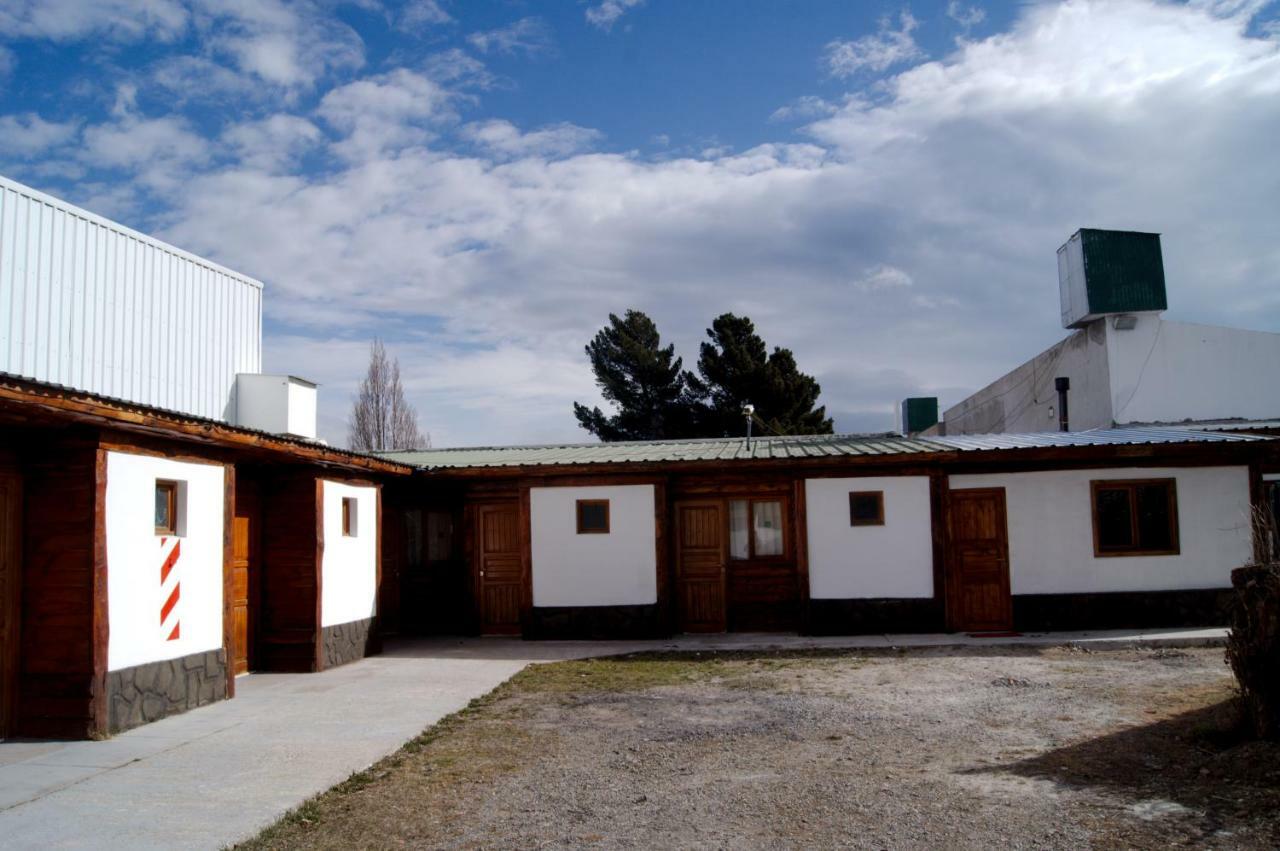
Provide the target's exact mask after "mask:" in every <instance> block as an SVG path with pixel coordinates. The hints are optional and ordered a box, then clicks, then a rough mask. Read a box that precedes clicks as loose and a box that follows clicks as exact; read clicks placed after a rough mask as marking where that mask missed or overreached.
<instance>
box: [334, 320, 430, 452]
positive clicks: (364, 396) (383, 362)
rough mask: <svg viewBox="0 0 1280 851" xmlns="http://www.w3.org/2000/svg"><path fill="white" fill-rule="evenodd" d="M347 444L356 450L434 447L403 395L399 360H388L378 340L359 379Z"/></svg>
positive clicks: (416, 413)
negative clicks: (366, 367) (420, 429)
mask: <svg viewBox="0 0 1280 851" xmlns="http://www.w3.org/2000/svg"><path fill="white" fill-rule="evenodd" d="M347 446H348V447H349V448H350V449H353V450H355V451H357V452H376V451H378V450H388V449H401V450H403V449H426V448H427V447H429V446H431V438H430V437H428V436H426V435H424V434H423V433H422V432H421V431H419V430H418V412H417V411H415V410H414V409H413V406H412V405H410V404H409V402H408V401H407V400H406V399H405V398H404V387H403V386H402V385H401V384H400V361H399V359H396V360H388V358H387V350H386V347H384V346H383V345H382V341H381V340H378V339H375V340H374V341H373V346H372V348H371V350H370V352H369V371H368V372H367V373H366V374H365V377H364V381H362V382H360V393H359V395H358V396H357V397H356V398H355V399H354V400H353V402H352V407H351V418H350V419H349V420H348V422H347Z"/></svg>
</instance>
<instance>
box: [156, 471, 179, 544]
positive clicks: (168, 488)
mask: <svg viewBox="0 0 1280 851" xmlns="http://www.w3.org/2000/svg"><path fill="white" fill-rule="evenodd" d="M155 520H156V524H155V525H156V534H157V535H176V534H178V483H177V482H172V481H167V480H165V479H157V480H156V517H155Z"/></svg>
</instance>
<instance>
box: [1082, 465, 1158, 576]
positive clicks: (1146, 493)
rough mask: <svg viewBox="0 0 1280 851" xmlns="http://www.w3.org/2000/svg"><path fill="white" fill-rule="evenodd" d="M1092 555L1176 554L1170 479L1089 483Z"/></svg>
mask: <svg viewBox="0 0 1280 851" xmlns="http://www.w3.org/2000/svg"><path fill="white" fill-rule="evenodd" d="M1090 487H1091V489H1092V493H1093V554H1094V555H1095V556H1099V557H1102V556H1167V555H1177V554H1178V553H1179V552H1180V549H1179V546H1178V490H1177V485H1176V482H1175V480H1173V479H1133V480H1107V481H1093V482H1091V483H1090Z"/></svg>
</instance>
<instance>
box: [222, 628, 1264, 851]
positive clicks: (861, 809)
mask: <svg viewBox="0 0 1280 851" xmlns="http://www.w3.org/2000/svg"><path fill="white" fill-rule="evenodd" d="M1233 699H1234V697H1233V690H1232V682H1231V679H1230V675H1229V672H1228V670H1227V669H1226V667H1225V665H1224V664H1223V660H1222V651H1220V650H1176V651H1173V650H1154V651H1153V650H1123V651H1121V650H1117V651H1107V652H1093V653H1082V652H1079V651H1077V650H1073V649H1071V648H1054V649H1044V650H1009V649H1000V648H991V649H977V650H973V649H963V650H919V651H904V652H888V653H865V652H861V653H839V654H822V653H808V654H772V655H758V654H757V655H750V654H710V653H704V654H688V655H681V656H670V655H662V656H659V655H640V656H631V657H623V658H618V659H605V660H591V661H584V662H563V663H557V664H552V665H538V666H534V667H532V668H529V669H527V670H526V671H524V672H522V673H521V674H519V675H518V676H517V677H515V678H514V679H513V680H512V681H510V682H508V683H507V684H505V685H504V686H502V687H501V688H499V689H497V690H496V691H495V692H493V693H492V694H490V695H489V696H487V697H486V698H484V699H482V700H480V701H477V702H476V703H475V704H473V705H472V707H470V708H468V709H467V710H465V711H464V712H462V713H459V714H458V715H456V716H453V717H451V718H449V719H446V721H445V722H443V723H442V724H440V725H438V726H437V727H435V728H432V729H431V730H429V731H428V732H427V733H425V734H423V735H422V736H421V737H419V738H418V739H416V740H415V741H414V742H411V743H410V744H409V745H408V746H406V748H405V749H404V750H402V751H401V752H400V753H398V754H396V755H395V756H393V757H391V758H389V759H388V760H384V761H383V762H382V763H380V764H379V765H377V766H375V767H374V768H373V769H370V770H369V771H367V772H362V773H361V774H359V775H356V776H355V777H353V778H352V779H351V780H350V781H348V782H347V783H345V784H343V785H342V786H339V787H337V788H335V789H334V790H331V791H330V792H328V793H326V794H325V795H322V796H320V797H319V798H317V799H315V800H313V801H311V802H308V804H306V805H304V806H303V807H302V808H300V809H299V810H298V811H297V812H295V813H293V814H291V815H290V816H288V817H286V818H285V819H284V820H282V822H281V823H280V824H278V825H276V826H275V827H273V828H270V829H269V830H268V831H266V832H265V833H264V834H262V835H261V836H260V837H258V838H257V839H256V840H254V841H253V842H251V843H248V844H247V845H246V846H245V847H248V848H347V847H366V848H399V847H415V848H416V847H428V848H435V847H443V848H542V847H610V848H648V847H683V848H704V847H705V848H723V847H737V848H742V847H766V846H767V847H771V848H772V847H812V846H821V847H830V846H839V847H859V848H862V847H866V848H914V847H939V848H988V847H992V846H1001V847H1027V848H1079V847H1088V846H1093V847H1133V848H1157V847H1159V848H1164V847H1169V846H1171V845H1181V846H1188V847H1214V848H1264V847H1265V848H1270V847H1275V846H1276V845H1277V844H1278V843H1280V747H1278V746H1276V745H1274V744H1261V743H1240V742H1239V741H1237V740H1236V739H1235V738H1234V737H1233V734H1232V732H1231V731H1232V730H1233V729H1234V722H1235V716H1234V705H1233Z"/></svg>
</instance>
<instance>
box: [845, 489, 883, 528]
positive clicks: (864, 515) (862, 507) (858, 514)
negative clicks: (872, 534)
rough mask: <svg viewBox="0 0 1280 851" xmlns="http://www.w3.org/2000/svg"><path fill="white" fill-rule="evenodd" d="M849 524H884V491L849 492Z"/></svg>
mask: <svg viewBox="0 0 1280 851" xmlns="http://www.w3.org/2000/svg"><path fill="white" fill-rule="evenodd" d="M849 525H850V526H883V525H884V491H852V492H850V494H849Z"/></svg>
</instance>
